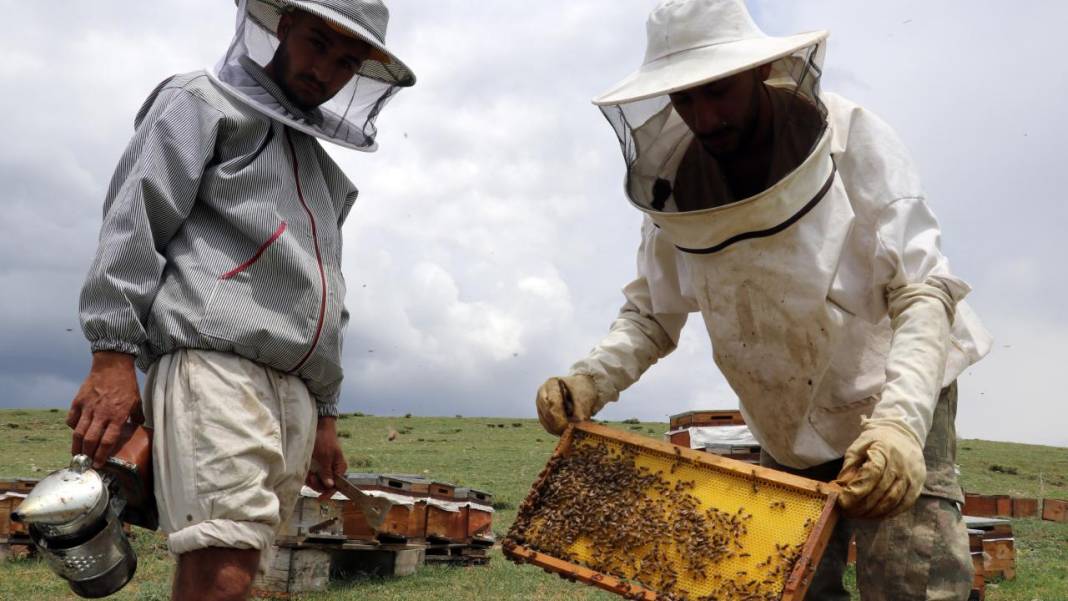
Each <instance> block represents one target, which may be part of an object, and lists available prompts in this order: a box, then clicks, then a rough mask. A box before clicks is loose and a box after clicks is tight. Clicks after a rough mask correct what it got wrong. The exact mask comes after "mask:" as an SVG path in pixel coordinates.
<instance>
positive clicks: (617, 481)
mask: <svg viewBox="0 0 1068 601" xmlns="http://www.w3.org/2000/svg"><path fill="white" fill-rule="evenodd" d="M838 490H839V489H838V488H837V487H836V486H834V485H830V484H825V483H820V482H815V481H812V480H807V479H805V478H800V477H797V476H793V475H790V474H784V473H782V472H777V471H774V470H770V469H766V468H761V467H755V466H752V465H749V464H746V463H741V462H738V461H733V460H731V459H727V458H724V457H720V456H717V455H713V454H708V453H703V452H701V451H694V450H691V449H684V448H681V447H678V446H674V445H671V444H669V443H666V442H661V441H656V440H652V439H648V438H645V437H641V436H637V435H634V434H631V433H629V432H622V431H617V430H614V429H612V428H608V427H605V426H600V425H596V424H587V423H583V424H577V425H574V426H572V427H570V428H568V430H567V431H565V433H564V435H563V436H562V437H561V439H560V443H559V444H558V445H557V448H556V451H555V453H554V454H553V457H552V458H551V459H550V461H549V464H548V465H547V466H546V468H545V470H543V472H542V474H541V475H540V476H539V477H538V480H537V481H536V482H535V483H534V486H533V488H532V489H531V491H530V494H529V495H528V496H527V498H526V500H525V501H524V502H523V504H522V505H521V506H520V508H519V515H518V516H517V517H516V521H515V523H514V525H513V527H512V530H511V531H509V533H508V537H507V538H506V540H505V541H504V542H503V544H502V546H503V548H504V552H505V554H506V556H508V557H509V558H510V559H512V560H513V561H516V562H517V563H532V564H534V565H537V566H539V567H541V568H544V569H546V570H550V571H554V572H557V573H558V574H560V575H561V576H563V577H564V578H567V579H572V580H578V581H582V582H584V583H586V584H591V585H594V586H597V587H600V588H602V589H605V590H608V591H611V592H614V593H617V594H620V595H622V596H625V597H627V598H633V599H645V600H647V601H659V600H663V599H674V600H683V599H688V600H689V601H697V600H699V599H736V598H737V599H751V600H753V601H770V600H777V601H795V600H800V599H802V598H803V596H804V593H805V590H806V589H807V588H808V584H809V582H810V580H811V576H812V573H813V572H814V571H815V567H816V565H818V563H819V558H820V557H821V556H822V553H823V550H824V548H825V547H826V545H827V540H828V538H829V537H830V534H831V531H832V529H833V527H834V524H835V522H836V520H837V513H836V511H835V503H836V501H837V496H838Z"/></svg>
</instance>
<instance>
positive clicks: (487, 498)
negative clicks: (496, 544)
mask: <svg viewBox="0 0 1068 601" xmlns="http://www.w3.org/2000/svg"><path fill="white" fill-rule="evenodd" d="M456 498H457V500H459V501H461V502H463V503H465V504H464V505H463V506H462V507H461V508H460V511H461V513H463V520H464V541H465V542H469V543H472V544H487V545H492V544H493V495H492V494H490V493H488V492H486V491H483V490H475V489H473V488H458V489H456Z"/></svg>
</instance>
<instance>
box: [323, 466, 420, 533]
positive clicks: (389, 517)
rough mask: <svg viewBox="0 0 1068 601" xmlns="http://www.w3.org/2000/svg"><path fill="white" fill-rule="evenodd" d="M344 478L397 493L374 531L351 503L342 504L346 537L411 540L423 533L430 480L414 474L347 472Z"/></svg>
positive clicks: (363, 487)
mask: <svg viewBox="0 0 1068 601" xmlns="http://www.w3.org/2000/svg"><path fill="white" fill-rule="evenodd" d="M348 479H349V481H350V482H352V483H353V484H354V485H355V486H356V487H357V488H359V489H360V490H363V491H368V492H373V491H379V492H385V493H389V494H390V495H396V496H398V497H401V498H402V499H403V501H404V502H398V503H397V504H395V505H394V506H393V507H391V508H390V510H389V513H388V514H386V519H385V521H384V522H383V523H382V526H381V527H380V528H379V529H378V532H375V531H374V530H372V529H371V526H370V525H369V524H368V523H367V519H366V517H365V516H364V515H363V512H362V511H360V508H359V506H358V505H356V504H355V503H349V502H345V503H343V504H342V520H343V523H344V532H345V535H346V536H347V537H348V538H350V539H356V540H371V539H374V538H376V537H377V538H382V539H394V540H405V541H415V540H421V539H422V538H424V537H425V536H426V496H427V492H428V490H429V485H430V481H429V480H426V479H425V478H419V477H417V476H396V475H388V474H387V475H380V474H349V475H348Z"/></svg>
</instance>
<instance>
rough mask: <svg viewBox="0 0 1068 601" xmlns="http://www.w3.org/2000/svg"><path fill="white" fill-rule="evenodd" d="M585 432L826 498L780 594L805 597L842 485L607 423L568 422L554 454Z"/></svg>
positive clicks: (521, 549)
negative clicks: (660, 438) (728, 456)
mask: <svg viewBox="0 0 1068 601" xmlns="http://www.w3.org/2000/svg"><path fill="white" fill-rule="evenodd" d="M576 431H577V432H582V433H584V434H585V435H589V436H592V437H595V438H602V439H606V440H608V441H614V442H615V443H619V444H621V445H627V446H629V447H631V448H635V449H637V450H638V452H639V453H641V452H643V451H650V452H653V453H659V454H668V455H674V456H675V457H677V458H678V461H681V462H687V463H690V464H692V465H695V466H710V467H714V468H716V469H718V470H720V471H726V472H729V473H731V474H734V475H736V476H737V477H739V478H743V479H746V480H747V481H752V482H753V483H754V484H753V485H754V487H755V486H756V483H770V484H773V485H776V486H778V487H783V488H786V489H792V490H795V491H798V492H801V493H805V494H808V495H818V496H819V497H821V498H822V510H821V511H820V513H819V516H818V518H817V519H816V520H815V521H814V523H813V524H812V525H811V528H810V530H809V532H808V536H807V537H806V539H805V541H804V544H803V547H802V549H801V554H800V556H799V557H798V560H797V561H796V563H795V564H794V566H793V569H792V570H791V572H790V573H789V575H788V576H787V578H786V582H785V586H784V587H783V590H782V593H781V595H780V597H779V599H780V601H800V600H801V599H803V598H804V595H805V591H806V590H807V589H808V586H809V584H810V583H811V580H812V575H813V574H814V573H815V570H816V567H817V566H818V565H819V561H820V558H821V557H822V556H823V552H824V550H825V549H826V546H827V543H828V541H829V539H830V536H831V533H832V531H833V530H834V525H835V524H836V523H837V519H838V513H837V510H836V505H837V500H838V495H839V491H840V489H839V488H838V487H837V486H835V485H834V484H828V483H823V482H816V481H814V480H809V479H807V478H801V477H799V476H794V475H792V474H787V473H784V472H780V471H776V470H772V469H768V468H763V467H758V466H753V465H751V464H748V463H743V462H740V461H735V460H733V459H728V458H726V457H721V456H719V455H715V454H711V453H705V452H702V451H696V450H691V449H688V448H684V447H679V446H676V445H672V444H670V443H667V442H662V441H658V440H654V439H651V438H648V437H644V436H638V435H635V434H632V433H630V432H624V431H620V430H616V429H614V428H609V427H606V426H602V425H598V424H593V423H581V424H574V425H572V426H569V427H568V429H567V430H566V431H565V432H564V434H563V435H562V436H561V437H560V442H559V444H557V447H556V450H555V451H554V453H553V457H558V456H561V455H566V454H567V453H568V452H569V450H570V449H571V447H572V442H573V439H574V438H575V432H576ZM550 475H551V474H550V473H549V467H548V466H547V467H546V469H544V470H543V471H542V473H541V474H539V476H538V478H537V480H536V481H535V483H534V485H533V486H532V488H531V492H530V494H528V496H527V499H526V500H525V501H524V502H523V504H522V505H521V506H520V508H519V510H520V512H523V511H524V509H529V508H530V506H531V504H532V503H533V502H534V499H535V498H536V495H537V492H538V490H539V489H540V488H541V487H542V486H543V485H544V484H545V483H546V481H547V480H548V478H549V477H550ZM502 546H503V550H504V554H505V556H506V557H508V558H509V559H511V560H512V561H515V562H517V563H530V564H533V565H535V566H538V567H540V568H542V569H544V570H546V571H549V572H555V573H557V574H558V575H560V576H561V577H562V578H564V579H566V580H571V581H578V582H583V583H585V584H589V585H592V586H596V587H598V588H601V589H604V590H606V591H609V592H612V593H616V594H618V595H621V596H624V597H626V598H628V599H643V600H645V601H659V600H663V599H665V598H668V597H666V596H664V595H662V594H660V593H659V592H658V591H656V590H652V589H649V588H646V587H643V586H641V585H638V584H637V583H632V582H628V581H626V580H624V579H621V578H617V577H615V576H612V575H609V574H605V573H602V572H598V571H596V570H593V569H590V568H589V567H586V566H583V565H579V564H577V563H574V562H572V561H568V560H565V559H561V558H558V557H554V556H552V555H548V554H546V553H542V552H540V551H538V550H536V549H534V548H531V547H528V546H525V545H522V544H516V543H515V542H514V541H512V540H507V539H506V540H505V541H504V543H503V545H502Z"/></svg>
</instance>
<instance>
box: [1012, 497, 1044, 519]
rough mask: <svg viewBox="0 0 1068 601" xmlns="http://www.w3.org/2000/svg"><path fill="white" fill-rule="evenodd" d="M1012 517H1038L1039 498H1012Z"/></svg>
mask: <svg viewBox="0 0 1068 601" xmlns="http://www.w3.org/2000/svg"><path fill="white" fill-rule="evenodd" d="M1012 517H1014V518H1034V517H1038V499H1031V498H1027V497H1013V498H1012Z"/></svg>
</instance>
